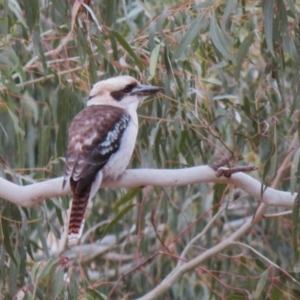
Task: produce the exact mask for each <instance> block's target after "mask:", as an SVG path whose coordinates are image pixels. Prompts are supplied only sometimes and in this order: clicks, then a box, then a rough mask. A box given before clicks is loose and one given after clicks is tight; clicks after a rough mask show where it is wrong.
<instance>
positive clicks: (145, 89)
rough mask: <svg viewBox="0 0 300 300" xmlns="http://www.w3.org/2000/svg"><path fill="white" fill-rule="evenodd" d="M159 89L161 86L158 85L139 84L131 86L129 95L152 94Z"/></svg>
mask: <svg viewBox="0 0 300 300" xmlns="http://www.w3.org/2000/svg"><path fill="white" fill-rule="evenodd" d="M161 90H162V88H161V87H159V86H154V85H143V84H140V85H139V86H137V87H135V88H133V90H132V91H131V93H130V95H138V96H149V95H154V94H156V93H158V92H159V91H161Z"/></svg>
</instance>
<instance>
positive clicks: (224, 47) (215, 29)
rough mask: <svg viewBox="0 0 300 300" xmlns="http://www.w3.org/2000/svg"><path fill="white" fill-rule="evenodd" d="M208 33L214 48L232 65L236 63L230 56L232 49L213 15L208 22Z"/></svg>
mask: <svg viewBox="0 0 300 300" xmlns="http://www.w3.org/2000/svg"><path fill="white" fill-rule="evenodd" d="M209 33H210V36H211V39H212V42H213V43H214V45H215V46H216V48H217V49H218V50H219V51H220V53H222V55H223V56H224V57H225V58H226V59H228V60H230V61H232V63H234V64H235V63H236V59H235V58H234V57H233V55H232V54H231V52H230V50H229V49H231V48H232V47H231V45H230V43H229V41H228V38H227V36H226V34H225V33H224V32H222V30H221V28H220V26H219V24H218V21H217V18H216V15H215V13H213V15H212V18H211V20H210V28H209Z"/></svg>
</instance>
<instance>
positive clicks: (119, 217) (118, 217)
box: [102, 204, 135, 237]
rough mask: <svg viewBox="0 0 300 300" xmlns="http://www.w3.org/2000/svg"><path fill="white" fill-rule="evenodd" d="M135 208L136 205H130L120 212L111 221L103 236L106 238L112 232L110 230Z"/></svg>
mask: <svg viewBox="0 0 300 300" xmlns="http://www.w3.org/2000/svg"><path fill="white" fill-rule="evenodd" d="M134 206H135V204H129V205H128V206H126V207H124V208H123V209H122V210H121V211H119V213H118V214H117V215H116V216H115V217H114V218H113V219H112V220H111V222H110V223H109V224H107V226H105V228H104V231H103V232H102V236H103V237H104V236H105V235H106V234H107V233H108V232H109V231H110V229H111V228H112V227H113V226H114V225H115V224H116V223H117V222H118V221H119V220H120V219H121V218H122V217H123V216H124V215H125V214H126V213H127V212H128V211H129V210H130V209H132V207H134Z"/></svg>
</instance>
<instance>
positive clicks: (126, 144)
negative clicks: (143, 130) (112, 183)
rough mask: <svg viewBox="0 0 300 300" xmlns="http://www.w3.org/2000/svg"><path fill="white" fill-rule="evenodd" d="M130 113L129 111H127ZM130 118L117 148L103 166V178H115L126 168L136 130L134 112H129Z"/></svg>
mask: <svg viewBox="0 0 300 300" xmlns="http://www.w3.org/2000/svg"><path fill="white" fill-rule="evenodd" d="M129 113H130V112H129ZM130 116H131V120H130V122H129V125H128V127H127V128H126V129H125V131H124V133H123V136H122V138H121V141H120V148H119V150H118V151H117V152H116V153H114V154H113V155H112V156H111V157H110V159H109V161H108V162H107V164H106V165H105V166H104V168H103V175H104V178H107V177H108V178H111V179H113V180H115V179H117V178H118V177H119V176H120V175H121V174H122V173H123V172H124V170H125V169H126V167H127V166H128V164H129V161H130V158H131V156H132V153H133V150H134V146H135V142H136V136H137V132H138V119H137V115H136V112H135V111H134V112H132V113H130Z"/></svg>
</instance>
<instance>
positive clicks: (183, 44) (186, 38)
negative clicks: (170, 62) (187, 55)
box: [174, 14, 204, 59]
mask: <svg viewBox="0 0 300 300" xmlns="http://www.w3.org/2000/svg"><path fill="white" fill-rule="evenodd" d="M203 19H204V14H201V15H200V16H199V17H197V18H195V19H194V20H193V21H192V23H191V25H190V27H189V29H188V30H187V31H186V33H185V34H184V35H183V37H182V39H181V40H180V43H179V45H178V47H177V49H176V50H175V53H174V59H179V58H180V57H181V56H182V54H183V52H184V51H185V50H186V48H187V47H188V46H190V44H191V43H192V41H193V39H194V38H195V37H196V35H197V34H198V33H199V29H200V24H201V21H202V20H203Z"/></svg>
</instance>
